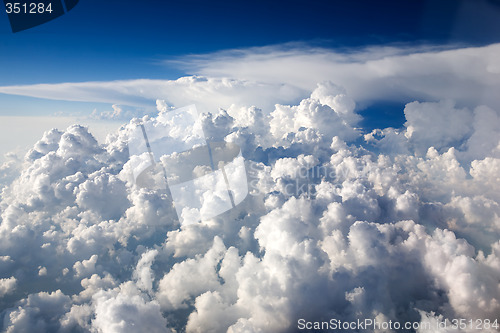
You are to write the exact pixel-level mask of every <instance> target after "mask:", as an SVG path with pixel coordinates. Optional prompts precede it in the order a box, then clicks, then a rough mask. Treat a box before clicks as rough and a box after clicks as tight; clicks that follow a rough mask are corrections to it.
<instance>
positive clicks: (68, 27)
mask: <svg viewBox="0 0 500 333" xmlns="http://www.w3.org/2000/svg"><path fill="white" fill-rule="evenodd" d="M0 17H1V18H0V50H1V52H0V60H1V62H2V66H0V85H14V84H32V83H56V82H78V81H89V80H98V81H100V80H116V79H134V78H162V79H173V78H177V77H179V76H181V75H183V74H184V73H183V72H181V71H180V70H178V69H175V68H166V67H165V66H164V65H160V64H159V63H160V61H161V60H164V59H168V58H172V57H177V56H181V55H185V54H196V53H206V52H213V51H218V50H224V49H231V48H242V47H250V46H264V45H270V44H279V43H286V42H291V41H302V42H307V43H313V44H315V45H320V46H324V47H332V48H343V47H349V48H352V47H362V46H366V45H380V44H391V43H408V44H410V45H413V44H439V45H442V44H456V43H459V44H465V45H486V44H490V43H493V42H498V41H500V20H499V18H500V2H499V1H498V0H496V1H493V0H490V1H486V0H475V1H472V0H470V1H468V0H462V1H461V0H430V1H417V0H404V1H403V0H396V1H392V0H390V1H373V0H367V1H359V0H349V1H311V0H309V1H303V0H300V1H299V0H290V1H260V0H253V1H246V0H245V1H235V0H232V1H206V0H205V1H199V0H183V1H162V0H142V1H118V0H106V1H102V0H99V1H98V0H80V3H79V4H78V5H77V6H76V7H75V8H74V9H73V10H72V11H70V12H68V13H67V14H65V15H63V16H62V17H60V18H57V19H55V20H54V21H51V22H49V23H46V24H44V25H41V26H38V27H35V28H33V29H30V30H26V31H22V32H18V33H15V34H13V33H12V32H11V31H10V26H9V23H8V19H7V15H6V14H2V15H1V16H0Z"/></svg>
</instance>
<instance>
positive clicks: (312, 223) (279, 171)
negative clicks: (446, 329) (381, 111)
mask: <svg viewBox="0 0 500 333" xmlns="http://www.w3.org/2000/svg"><path fill="white" fill-rule="evenodd" d="M496 47H497V46H491V47H486V48H481V49H464V50H450V51H442V52H434V53H433V52H430V51H429V52H427V53H424V54H406V53H404V54H397V55H394V52H395V51H393V50H388V51H387V50H386V51H384V53H383V54H382V55H380V54H379V55H377V54H375V58H376V59H375V60H373V59H372V60H369V59H370V58H366V57H367V56H368V55H367V54H353V55H350V56H344V58H342V57H340V56H337V58H335V59H336V61H337V62H339V63H340V62H342V61H344V62H346V61H347V60H346V59H348V60H349V59H350V61H351V62H352V64H347V65H349V66H350V67H349V68H356V66H361V67H363V66H365V70H368V73H367V75H368V76H370V75H371V76H376V75H375V74H374V73H378V75H379V76H380V77H393V76H391V75H396V74H397V75H396V76H397V77H398V78H400V79H402V80H403V81H404V82H403V84H402V86H403V88H404V87H413V85H418V84H421V82H412V81H411V80H409V79H408V78H405V75H406V76H408V77H410V74H411V78H415V80H416V81H419V80H420V79H422V80H423V76H420V74H419V73H420V72H419V68H416V69H411V68H410V69H408V68H406V66H407V64H414V63H416V64H423V63H425V62H429V66H430V69H428V70H427V69H426V70H424V71H422V73H430V71H431V69H432V70H433V71H438V72H437V73H441V74H442V72H439V70H440V67H439V66H438V65H443V61H442V58H444V59H448V58H449V60H450V63H449V64H448V65H449V66H452V65H454V64H456V63H460V61H462V60H463V59H464V58H463V57H465V55H468V56H472V57H473V58H474V57H478V58H481V59H483V60H484V59H487V60H488V59H489V60H488V62H487V63H485V62H483V63H481V64H477V66H480V65H481V66H483V65H485V64H487V65H491V63H495V61H496V60H495V59H496V58H495V59H493V58H491V59H490V58H489V57H490V52H491V50H492V49H495V48H496ZM290 52H292V51H290ZM317 52H318V51H314V52H311V53H310V54H306V55H304V59H309V58H308V57H309V56H314V57H316V58H314V57H313V58H314V59H316V60H318V58H317V57H318V55H317V54H316V53H317ZM268 53H269V52H268ZM258 56H260V57H261V58H263V59H264V60H265V61H264V62H267V61H268V60H267V59H269V63H272V61H274V58H273V57H270V56H269V55H268V54H266V53H263V54H260V55H258ZM281 56H282V58H283V59H282V60H283V61H284V63H285V64H289V63H290V62H289V59H288V58H287V57H289V53H286V52H285V53H283V54H282V55H281ZM249 57H250V58H252V57H255V59H257V58H258V57H257V55H253V54H252V53H251V52H250V53H248V54H244V55H243V56H240V57H239V58H241V59H250V58H249ZM332 57H333V56H332ZM236 58H238V57H236ZM236 58H235V59H236ZM327 58H328V57H327ZM241 59H240V60H241ZM252 59H253V58H252ZM294 59H295V58H294ZM271 60H272V61H271ZM438 60H439V61H438ZM232 61H233V60H232V58H230V59H229V60H228V64H231V62H232ZM234 61H236V60H234ZM308 61H309V60H308ZM485 61H486V60H485ZM292 63H293V62H292ZM403 65H404V66H403ZM200 66H201V65H200ZM221 66H222V65H221ZM311 66H312V65H311ZM339 66H340V65H339ZM422 66H423V65H422ZM443 66H444V65H443ZM475 66H476V65H475ZM203 68H205V67H203ZM206 68H208V67H206ZM214 68H215V67H214ZM258 69H259V68H258V67H256V70H257V72H256V73H257V74H258ZM445 69H446V68H445ZM476 69H477V68H476ZM410 72H411V73H410ZM357 73H358V72H356V71H354V72H353V77H354V78H356V75H359V73H358V74H357ZM394 73H396V74H394ZM299 74H300V73H299ZM403 74H404V75H403ZM483 74H484V73H483ZM294 75H295V74H294ZM297 75H298V74H297ZM398 75H399V76H398ZM422 75H423V74H422ZM464 75H465V76H464V77H466V78H467V80H469V79H471V80H472V79H474V76H473V75H472V74H471V72H470V71H469V69H468V68H466V69H465V73H464ZM431 78H432V75H431ZM353 80H354V79H353ZM493 81H494V80H492V79H491V78H490V77H489V76H486V77H485V84H486V85H488V84H490V83H491V84H492V86H494V82H493ZM244 82H247V83H248V81H225V79H208V80H204V79H201V78H195V79H181V80H180V81H179V82H176V83H171V84H172V86H175V85H180V86H182V85H183V84H184V86H189V87H191V88H189V89H187V91H186V95H183V96H180V97H178V98H179V99H178V100H177V102H178V103H181V102H184V101H187V100H189V99H190V98H193V96H194V95H191V94H194V91H196V89H198V88H200V87H201V88H200V89H201V92H200V95H199V98H201V99H204V98H207V96H208V95H209V93H210V92H213V91H216V92H217V94H218V95H217V94H216V95H215V96H216V97H217V96H225V95H226V94H227V95H231V94H232V92H235V91H236V92H238V91H240V90H239V89H241V91H244V90H245V89H244V86H245V84H244ZM301 82H302V81H301ZM353 82H354V81H349V80H348V81H347V84H353ZM386 82H387V81H386ZM143 83H144V82H143ZM146 83H147V82H146ZM417 83H418V84H417ZM231 84H233V85H234V86H231ZM248 85H249V87H250V88H249V92H248V95H245V94H246V93H247V92H245V93H242V94H243V95H244V97H245V98H248V101H250V103H248V104H245V103H246V101H247V100H245V99H244V98H242V99H240V100H239V102H241V103H242V104H241V105H232V106H231V105H230V104H229V101H230V100H233V97H234V96H236V97H237V98H239V96H238V94H236V95H234V96H233V97H231V96H226V97H227V98H226V97H224V98H223V99H221V100H220V101H218V102H217V100H216V98H215V97H213V96H212V97H210V98H207V101H206V105H217V107H224V106H227V105H229V106H228V107H227V109H223V110H218V109H215V111H213V112H212V113H211V114H205V115H204V116H203V117H202V119H201V120H202V121H201V123H202V124H203V126H204V127H205V128H206V130H207V131H206V133H207V137H210V138H212V139H218V140H225V141H228V142H236V143H238V144H240V146H241V147H242V152H243V156H245V159H246V163H247V170H248V179H249V190H250V193H251V195H249V196H248V197H247V198H246V199H245V200H244V201H243V202H242V203H241V204H240V205H238V206H237V207H236V208H235V209H233V210H231V211H228V212H226V213H224V214H221V215H219V216H216V217H214V218H211V219H208V220H205V221H202V222H201V223H197V224H192V225H181V224H180V223H179V221H178V219H177V218H176V211H175V207H174V206H173V205H172V200H171V199H170V198H169V196H168V193H167V192H166V190H164V189H163V188H148V187H145V188H139V186H137V185H136V184H135V183H134V181H133V177H131V175H130V174H131V172H132V166H131V163H130V162H129V156H128V145H127V138H128V134H129V133H130V127H131V126H124V127H122V128H121V129H120V130H118V131H117V132H116V133H114V134H112V135H110V136H109V137H108V139H107V141H106V142H98V141H97V140H95V139H94V137H93V136H92V135H91V134H90V133H89V132H88V130H87V129H86V128H84V127H81V126H71V127H69V128H67V129H66V130H64V131H63V130H52V131H48V132H46V133H45V135H44V136H43V137H42V138H41V139H40V140H39V141H38V142H37V143H36V144H34V146H33V148H32V149H31V150H30V151H29V152H28V153H27V154H26V156H25V158H24V160H21V158H18V160H17V162H19V163H17V164H16V168H17V169H18V170H19V172H18V176H17V177H14V178H15V179H14V180H13V181H12V182H11V183H10V184H9V185H7V186H6V187H5V188H4V189H3V190H2V196H1V201H0V208H1V209H0V211H1V214H0V240H1V242H0V251H1V253H2V256H0V277H1V278H0V296H2V303H1V304H2V309H1V310H2V311H1V313H2V315H1V316H0V317H1V319H0V322H1V325H3V326H2V328H3V329H4V330H5V331H7V332H16V331H61V332H72V331H84V332H136V331H138V330H142V331H153V332H155V331H158V332H165V331H166V332H168V331H172V332H174V331H176V332H179V331H186V332H224V331H227V332H233V333H236V332H293V331H296V325H297V320H298V319H299V318H305V319H307V320H310V321H323V320H329V319H331V318H337V319H341V320H344V321H346V320H356V319H364V318H377V320H392V321H393V322H394V321H411V322H433V323H435V322H437V320H438V319H439V320H443V319H446V318H448V319H451V318H465V319H467V320H473V319H478V318H480V319H487V318H488V319H494V318H496V317H498V313H499V311H500V284H499V283H498V276H500V260H499V256H500V242H499V241H498V239H500V219H499V216H500V195H499V193H498V188H499V186H500V178H499V176H498V175H499V174H500V159H499V156H498V153H499V149H498V147H499V143H500V138H499V136H498V134H499V132H500V130H499V126H498V113H497V111H498V110H497V109H495V108H494V106H492V105H490V106H480V105H479V106H478V105H461V103H460V102H459V101H458V100H457V101H453V100H451V99H449V97H450V96H444V97H446V98H445V99H441V98H439V99H436V100H427V99H424V100H421V101H419V102H414V103H410V104H408V105H407V106H406V108H405V109H404V110H401V112H404V113H405V117H406V125H405V126H404V127H402V128H400V129H391V128H386V129H376V130H374V131H373V132H371V133H365V135H364V137H363V136H361V134H362V133H363V132H362V129H358V128H356V127H358V126H360V123H361V122H360V120H361V118H360V116H359V114H358V113H357V112H355V111H354V105H355V104H354V102H358V100H356V99H351V95H350V93H349V90H350V89H349V87H348V86H347V88H346V89H345V90H343V89H342V88H341V87H339V86H337V85H334V84H331V83H325V82H323V83H320V84H319V85H316V82H315V83H314V85H313V86H312V88H310V91H309V92H308V93H307V94H306V95H305V96H303V99H302V100H301V101H297V102H296V103H290V105H283V104H279V100H280V98H282V97H283V96H284V95H279V96H277V97H276V99H273V98H272V97H271V96H272V93H273V92H274V90H273V89H269V91H267V92H266V94H265V95H264V96H263V98H264V99H266V98H268V101H271V100H272V101H274V102H276V104H277V105H275V106H269V108H270V109H268V110H267V111H266V110H261V109H259V108H257V107H252V105H258V103H257V102H258V100H257V99H255V98H256V95H254V94H255V93H256V92H257V91H261V90H259V89H261V88H262V91H264V90H265V89H267V88H269V87H274V86H273V85H272V84H271V85H269V84H264V85H263V86H258V87H257V86H256V85H255V84H250V83H248ZM382 86H383V85H382ZM430 86H431V87H432V88H435V87H433V86H432V84H431V85H430ZM196 87H197V88H196ZM256 87H257V88H258V89H257V88H256ZM266 87H267V88H266ZM304 87H305V86H304ZM52 88H53V87H52ZM52 88H51V89H52ZM202 88H203V89H205V90H203V89H202ZM254 88H255V90H252V89H254ZM382 88H383V87H382ZM403 88H402V89H403ZM47 89H48V88H47ZM131 89H132V88H131ZM176 89H177V88H176ZM179 89H181V88H179ZM190 89H191V90H190ZM308 89H309V88H308ZM404 89H406V88H404ZM426 89H427V88H426ZM429 89H431V88H429ZM440 89H441V88H440ZM382 90H383V89H382ZM172 91H174V92H179V91H180V90H175V89H173V90H172ZM297 91H300V94H302V90H300V89H299V90H297ZM442 92H443V91H442V90H439V89H438V91H437V92H436V94H439V93H442ZM151 93H154V91H153V92H151ZM419 93H422V92H419ZM300 94H299V95H300ZM243 95H242V96H243ZM422 95H424V94H423V93H422ZM444 95H446V94H444ZM160 96H161V95H160ZM358 96H361V97H360V98H361V100H363V99H366V100H368V99H369V98H368V97H369V94H367V95H362V94H361V95H358ZM111 97H112V98H113V96H111ZM431 97H432V96H431ZM483 97H484V96H483ZM481 98H482V97H481ZM481 98H479V99H481ZM253 101H255V103H253ZM177 102H176V103H177ZM468 102H471V103H472V99H470V100H468ZM266 103H267V102H266ZM172 104H175V103H172V102H171V101H168V100H167V101H161V100H160V101H158V103H157V106H158V109H159V110H160V111H161V112H166V111H167V110H168V109H170V106H171V105H172ZM268 105H271V103H268ZM178 134H179V135H178V136H177V137H182V134H183V133H178ZM363 138H364V140H365V141H363ZM396 148H397V149H396ZM6 168H7V169H9V168H10V167H9V166H7V167H6ZM7 169H5V168H4V169H3V170H7ZM7 171H8V170H7ZM170 171H172V170H170ZM35 281H36V283H34V282H35Z"/></svg>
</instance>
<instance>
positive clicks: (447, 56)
mask: <svg viewBox="0 0 500 333" xmlns="http://www.w3.org/2000/svg"><path fill="white" fill-rule="evenodd" d="M499 52H500V45H499V44H492V45H489V46H484V47H461V46H456V47H455V48H447V49H444V48H443V47H430V46H422V47H409V46H406V47H405V46H392V47H383V46H382V47H369V48H365V49H350V50H331V49H323V48H318V47H316V48H315V47H311V46H309V45H303V44H297V43H296V44H285V45H276V46H266V47H258V48H250V49H242V50H229V51H221V52H217V53H213V54H205V55H194V56H190V57H183V58H182V59H178V60H172V59H170V60H168V61H165V64H166V65H168V66H177V67H179V66H180V67H184V68H186V69H187V71H188V72H189V73H196V74H197V75H198V76H192V77H185V78H180V79H178V80H148V79H140V80H124V81H110V82H82V83H60V84H36V85H27V86H6V87H0V93H5V94H14V95H23V96H32V97H39V98H48V99H56V100H69V101H93V102H106V103H110V104H122V105H131V106H135V107H141V108H144V107H150V104H151V103H150V101H151V100H155V99H157V98H160V99H164V100H166V101H167V102H168V104H169V105H174V106H176V107H182V106H185V105H189V104H192V103H196V104H197V105H198V107H201V108H206V110H216V109H217V108H218V107H223V108H228V107H229V106H230V105H232V104H236V105H239V106H251V105H255V106H257V107H259V108H261V109H263V110H264V111H266V112H270V111H272V110H273V108H274V104H276V103H286V104H290V103H293V104H295V103H298V102H299V101H300V100H301V99H303V98H305V97H307V96H308V94H309V92H310V91H312V90H313V89H315V86H316V84H317V83H318V82H323V81H326V80H330V81H333V82H337V83H340V84H342V86H343V87H344V88H345V89H346V91H347V93H348V94H349V95H350V96H351V98H353V99H354V100H356V102H357V103H358V104H359V105H360V106H361V107H365V106H367V105H370V104H371V103H373V102H375V101H380V100H385V101H398V102H404V103H406V102H411V101H414V100H425V101H429V100H431V101H439V100H443V99H453V100H455V101H456V102H457V103H458V104H460V105H464V106H467V107H474V106H477V105H482V104H484V105H488V106H489V107H492V108H495V109H498V107H499V106H500V103H499V102H498V98H497V92H498V90H500V79H499V74H500V61H499V60H498V56H497V55H498V53H499Z"/></svg>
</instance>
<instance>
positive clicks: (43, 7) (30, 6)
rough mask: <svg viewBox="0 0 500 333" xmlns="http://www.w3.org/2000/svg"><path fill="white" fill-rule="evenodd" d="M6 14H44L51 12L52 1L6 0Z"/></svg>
mask: <svg viewBox="0 0 500 333" xmlns="http://www.w3.org/2000/svg"><path fill="white" fill-rule="evenodd" d="M5 10H6V12H7V14H44V13H49V14H50V13H52V3H50V2H49V3H48V4H44V3H43V2H30V3H19V2H7V3H6V4H5Z"/></svg>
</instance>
